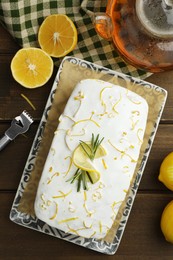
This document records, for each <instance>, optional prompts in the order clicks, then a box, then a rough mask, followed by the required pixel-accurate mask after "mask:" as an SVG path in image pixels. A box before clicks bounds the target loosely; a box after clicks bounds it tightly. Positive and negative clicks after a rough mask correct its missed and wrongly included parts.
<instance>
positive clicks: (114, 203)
mask: <svg viewBox="0 0 173 260" xmlns="http://www.w3.org/2000/svg"><path fill="white" fill-rule="evenodd" d="M122 202H123V201H122V200H120V201H117V202H116V201H114V202H113V203H112V205H111V208H112V211H113V213H114V214H115V215H116V212H115V209H114V208H115V206H116V205H117V204H119V203H122Z"/></svg>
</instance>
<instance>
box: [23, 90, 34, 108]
mask: <svg viewBox="0 0 173 260" xmlns="http://www.w3.org/2000/svg"><path fill="white" fill-rule="evenodd" d="M20 95H21V97H23V98H24V99H25V100H26V102H27V103H28V104H29V105H30V106H31V107H32V109H33V110H36V107H35V106H34V105H33V103H32V102H31V100H29V98H27V97H26V96H25V95H24V94H22V93H21V94H20Z"/></svg>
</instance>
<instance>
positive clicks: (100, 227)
mask: <svg viewBox="0 0 173 260" xmlns="http://www.w3.org/2000/svg"><path fill="white" fill-rule="evenodd" d="M99 229H100V233H102V229H103V225H102V222H101V221H99Z"/></svg>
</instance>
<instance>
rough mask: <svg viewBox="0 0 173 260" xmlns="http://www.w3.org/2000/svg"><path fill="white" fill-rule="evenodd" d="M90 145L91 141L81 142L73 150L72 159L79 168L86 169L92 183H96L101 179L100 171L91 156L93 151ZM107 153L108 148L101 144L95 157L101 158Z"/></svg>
mask: <svg viewBox="0 0 173 260" xmlns="http://www.w3.org/2000/svg"><path fill="white" fill-rule="evenodd" d="M90 146H91V144H90V143H89V142H87V143H82V144H79V145H78V146H77V147H76V149H75V150H74V152H73V157H72V160H73V163H74V165H75V166H76V167H77V168H79V169H81V170H83V171H86V172H87V173H88V174H89V178H90V180H91V182H92V183H96V182H97V181H99V179H100V173H99V171H98V170H97V169H96V168H95V166H94V163H93V161H91V160H90V158H89V155H90V152H91V150H90ZM105 155H106V150H105V149H104V148H103V146H101V145H100V146H99V147H98V149H97V151H96V153H95V157H94V158H95V159H96V158H100V157H102V156H105Z"/></svg>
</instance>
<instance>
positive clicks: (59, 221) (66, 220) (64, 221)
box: [58, 217, 78, 224]
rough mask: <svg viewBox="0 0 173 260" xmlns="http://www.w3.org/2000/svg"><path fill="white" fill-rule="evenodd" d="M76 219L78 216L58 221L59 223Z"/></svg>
mask: <svg viewBox="0 0 173 260" xmlns="http://www.w3.org/2000/svg"><path fill="white" fill-rule="evenodd" d="M76 219H78V217H74V218H66V219H62V220H60V221H58V224H62V223H66V222H70V221H74V220H76Z"/></svg>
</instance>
